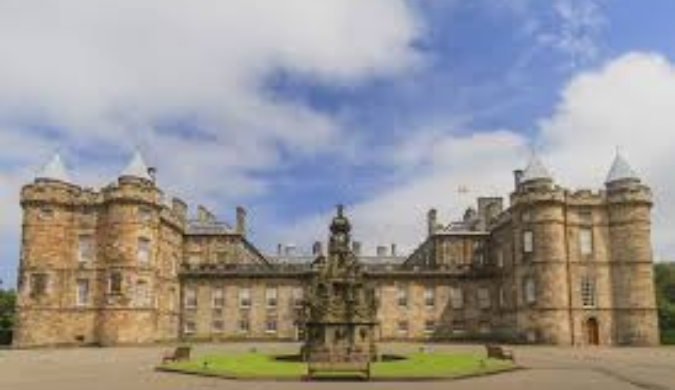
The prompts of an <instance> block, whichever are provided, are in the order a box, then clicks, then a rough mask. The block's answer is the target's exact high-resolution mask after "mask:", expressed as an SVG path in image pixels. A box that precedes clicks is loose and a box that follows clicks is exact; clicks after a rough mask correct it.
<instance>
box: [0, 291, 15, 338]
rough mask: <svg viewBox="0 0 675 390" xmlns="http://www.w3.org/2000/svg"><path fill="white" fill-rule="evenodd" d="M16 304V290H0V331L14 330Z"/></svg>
mask: <svg viewBox="0 0 675 390" xmlns="http://www.w3.org/2000/svg"><path fill="white" fill-rule="evenodd" d="M15 304H16V293H15V292H14V290H2V289H0V330H7V329H12V327H13V326H14V313H15V308H14V307H15Z"/></svg>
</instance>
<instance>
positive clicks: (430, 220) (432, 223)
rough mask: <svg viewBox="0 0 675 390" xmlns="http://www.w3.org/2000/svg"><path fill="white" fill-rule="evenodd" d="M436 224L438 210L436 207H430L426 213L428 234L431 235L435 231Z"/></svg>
mask: <svg viewBox="0 0 675 390" xmlns="http://www.w3.org/2000/svg"><path fill="white" fill-rule="evenodd" d="M437 225H438V211H436V209H430V210H429V212H428V213H427V228H428V233H429V236H433V235H434V233H435V232H436V226H437Z"/></svg>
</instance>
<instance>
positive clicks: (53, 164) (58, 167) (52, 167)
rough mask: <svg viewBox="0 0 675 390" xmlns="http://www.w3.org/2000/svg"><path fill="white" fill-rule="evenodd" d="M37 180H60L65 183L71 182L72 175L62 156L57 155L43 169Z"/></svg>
mask: <svg viewBox="0 0 675 390" xmlns="http://www.w3.org/2000/svg"><path fill="white" fill-rule="evenodd" d="M36 178H37V179H49V180H58V181H62V182H64V183H69V182H70V175H69V174H68V170H67V169H66V167H65V165H64V164H63V161H62V160H61V156H60V155H59V154H58V153H56V154H55V155H54V157H52V159H51V160H50V161H49V162H48V163H47V164H46V165H45V166H44V167H43V168H42V170H41V171H40V173H38V175H37V176H36Z"/></svg>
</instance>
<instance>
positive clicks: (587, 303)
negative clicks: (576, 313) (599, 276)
mask: <svg viewBox="0 0 675 390" xmlns="http://www.w3.org/2000/svg"><path fill="white" fill-rule="evenodd" d="M581 304H582V305H583V307H595V304H596V299H595V280H594V279H593V278H592V277H590V276H584V277H582V278H581Z"/></svg>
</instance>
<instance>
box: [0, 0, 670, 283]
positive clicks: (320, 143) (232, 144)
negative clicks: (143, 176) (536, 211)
mask: <svg viewBox="0 0 675 390" xmlns="http://www.w3.org/2000/svg"><path fill="white" fill-rule="evenodd" d="M673 15H675V2H673V1H671V0H643V1H636V0H632V1H630V0H414V1H413V0H322V1H316V0H284V1H283V2H270V1H265V0H229V1H213V0H189V1H188V0H175V1H172V2H166V1H160V0H135V1H118V2H114V3H112V2H108V1H101V0H64V1H59V2H53V1H25V0H0V144H1V145H2V146H3V148H2V153H0V210H2V213H0V279H2V280H4V283H5V285H9V286H12V285H14V284H15V279H16V271H17V267H18V262H19V253H20V234H21V232H20V228H21V209H20V206H19V193H20V189H21V187H22V186H23V185H25V184H27V183H29V182H31V181H32V180H33V178H34V177H35V174H36V173H37V172H39V171H40V169H41V167H42V166H43V165H44V164H45V163H46V162H47V161H48V160H49V159H50V158H51V156H52V155H53V154H55V153H56V152H58V153H60V154H61V156H62V157H63V159H64V161H65V163H66V165H67V167H68V169H69V171H70V175H71V177H72V178H73V181H74V182H75V183H76V184H78V185H81V186H85V187H94V188H98V187H101V186H104V185H106V184H108V183H110V182H112V181H114V180H115V179H116V178H117V176H118V175H119V173H120V172H121V170H122V169H123V168H124V167H125V165H126V164H127V163H128V161H129V159H130V158H131V155H132V154H133V152H134V151H135V150H139V151H141V152H142V153H143V155H144V156H145V158H146V160H147V161H148V162H149V164H151V165H152V166H154V167H156V168H157V170H158V182H159V185H160V186H161V188H162V189H163V190H164V191H165V192H166V193H167V194H169V195H171V196H178V197H181V198H182V199H184V200H186V201H187V202H188V203H189V204H190V206H191V207H192V209H193V210H194V209H196V206H197V205H199V204H203V205H205V206H207V207H208V208H210V209H211V210H213V211H214V212H215V213H216V214H217V215H218V216H219V217H221V218H222V219H223V220H225V221H228V222H233V220H234V212H235V211H234V210H235V207H236V206H238V205H242V206H244V207H246V208H247V210H248V217H249V223H248V225H249V232H250V238H251V240H252V241H253V242H254V243H255V244H256V245H258V246H259V247H260V248H261V249H262V250H263V251H265V252H273V251H274V250H275V248H276V245H277V243H285V244H290V243H293V244H295V245H296V246H297V247H298V248H299V251H300V252H303V251H304V252H307V251H309V249H310V247H311V243H312V242H313V241H315V240H318V239H325V237H326V234H327V223H328V222H329V218H330V216H331V214H332V213H334V208H335V205H336V204H338V203H342V204H345V207H346V210H347V214H348V216H349V217H350V218H351V219H352V222H353V225H354V235H355V238H356V239H357V240H359V241H361V242H363V245H364V250H365V252H374V251H375V247H376V246H377V245H389V244H390V243H396V244H397V246H398V248H400V250H401V251H402V252H404V253H405V252H406V251H410V250H412V249H414V248H415V246H416V245H418V244H419V243H420V242H421V241H422V240H423V238H424V231H425V226H426V224H425V215H426V211H427V210H428V209H429V208H431V207H435V208H437V209H438V210H439V215H440V219H441V222H444V223H448V222H450V221H451V220H453V219H457V218H459V217H460V216H461V214H462V212H463V210H464V209H465V208H466V207H468V206H470V205H471V204H472V202H473V200H474V198H475V197H477V196H481V195H500V196H508V194H509V192H510V191H511V190H512V186H513V178H512V171H513V170H514V169H518V168H522V167H524V166H525V165H526V163H527V161H528V159H529V158H530V156H531V154H532V153H533V151H535V152H536V153H537V154H538V155H539V156H540V158H541V159H542V160H543V161H544V163H545V164H546V166H547V167H548V168H549V170H550V171H551V172H552V173H553V174H554V176H555V180H556V182H557V183H558V184H560V185H562V186H565V187H569V188H571V189H578V188H590V189H595V190H597V189H602V188H603V186H604V179H605V176H606V174H607V171H608V170H609V167H610V165H611V163H612V160H613V158H614V155H615V153H616V150H617V148H619V149H620V151H621V153H622V154H623V155H624V157H625V158H626V159H627V160H628V161H629V162H630V163H631V165H632V166H633V168H634V169H635V170H636V171H637V172H638V173H639V174H640V175H641V177H642V178H643V180H644V182H645V183H646V184H648V185H649V186H651V187H652V189H653V191H654V196H655V201H656V207H655V208H654V214H653V216H654V227H653V231H654V234H653V239H654V249H655V255H656V258H657V259H658V260H664V259H674V258H675V182H674V181H673V180H672V172H674V171H675V160H673V159H672V157H671V155H672V151H673V150H675V140H674V139H673V135H675V40H673V39H672V37H673V36H675V24H673V23H672V19H673Z"/></svg>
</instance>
